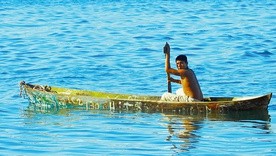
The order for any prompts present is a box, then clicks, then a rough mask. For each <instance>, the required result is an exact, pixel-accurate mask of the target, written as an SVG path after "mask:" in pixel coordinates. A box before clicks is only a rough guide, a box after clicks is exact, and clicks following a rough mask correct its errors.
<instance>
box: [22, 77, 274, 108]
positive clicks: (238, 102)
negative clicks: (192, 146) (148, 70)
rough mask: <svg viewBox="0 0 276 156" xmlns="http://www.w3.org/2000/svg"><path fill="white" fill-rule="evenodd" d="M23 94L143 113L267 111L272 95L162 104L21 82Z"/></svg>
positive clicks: (64, 104) (49, 102)
mask: <svg viewBox="0 0 276 156" xmlns="http://www.w3.org/2000/svg"><path fill="white" fill-rule="evenodd" d="M20 90H21V95H23V96H24V97H26V98H27V99H28V100H29V102H30V103H32V104H39V105H43V106H45V107H55V108H72V107H85V109H92V110H115V111H121V110H127V111H142V112H186V111H193V112H194V111H196V112H210V111H220V112H221V111H223V112H224V111H242V110H257V109H267V108H268V104H269V102H270V99H271V97H272V93H268V94H265V95H260V96H248V97H205V98H204V100H203V101H200V102H171V101H161V100H160V96H144V95H130V94H116V93H106V92H97V91H88V90H77V89H70V88H61V87H55V86H45V85H34V84H29V83H25V82H24V81H22V82H20Z"/></svg>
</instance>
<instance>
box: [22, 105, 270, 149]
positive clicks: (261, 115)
mask: <svg viewBox="0 0 276 156" xmlns="http://www.w3.org/2000/svg"><path fill="white" fill-rule="evenodd" d="M50 108H51V109H50ZM79 110H81V111H86V112H87V113H91V114H102V115H104V116H105V117H112V116H113V117H114V116H115V117H116V115H124V114H131V113H137V112H129V111H121V112H112V111H106V110H105V111H101V110H85V109H83V108H66V109H60V108H59V109H58V108H55V107H54V108H53V107H47V106H43V105H35V104H29V106H28V107H27V109H26V110H25V113H24V115H25V116H26V117H27V118H33V117H35V116H36V115H37V114H50V115H61V116H70V114H72V113H73V112H74V111H75V112H76V111H79ZM139 113H142V112H139ZM107 114H109V115H108V116H106V115H107ZM111 114H112V115H111ZM146 114H147V113H146ZM157 114H158V113H157ZM159 114H162V116H163V120H162V121H160V122H161V123H160V124H162V125H164V129H167V132H168V134H167V138H164V139H165V140H166V141H167V142H169V143H170V144H171V146H172V147H171V150H173V151H174V152H176V153H179V152H186V151H190V150H191V149H194V148H197V146H198V142H199V141H201V139H202V137H206V136H205V135H206V134H202V129H204V131H206V126H207V127H208V126H210V125H212V127H213V129H212V130H213V131H217V130H219V128H218V127H219V126H217V128H216V125H213V124H222V125H225V124H229V127H231V126H232V127H237V126H238V127H240V128H239V130H237V132H239V131H241V132H242V131H243V129H246V130H247V129H255V130H254V133H255V131H257V132H258V133H262V134H266V133H271V132H270V115H269V114H268V110H252V111H233V112H227V113H219V112H212V113H188V112H187V114H176V113H159ZM110 115H111V116H110ZM150 116H151V115H150V114H148V117H149V118H150ZM245 123H246V124H245ZM207 129H208V128H207ZM230 134H231V133H230ZM227 135H229V134H227ZM227 137H229V136H227ZM160 141H161V140H160Z"/></svg>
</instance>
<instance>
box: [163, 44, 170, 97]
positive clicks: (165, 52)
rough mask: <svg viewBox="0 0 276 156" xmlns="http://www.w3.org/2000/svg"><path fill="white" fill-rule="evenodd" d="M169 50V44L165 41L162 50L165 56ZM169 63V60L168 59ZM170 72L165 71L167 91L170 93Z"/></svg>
mask: <svg viewBox="0 0 276 156" xmlns="http://www.w3.org/2000/svg"><path fill="white" fill-rule="evenodd" d="M169 51H170V47H169V44H168V43H167V42H166V44H165V47H164V48H163V52H164V54H165V57H167V56H166V55H167V53H168V52H169ZM165 59H167V58H165ZM169 64H170V60H169ZM170 77H171V76H170V73H167V81H168V92H169V93H171V92H172V84H171V82H170V81H169V79H170Z"/></svg>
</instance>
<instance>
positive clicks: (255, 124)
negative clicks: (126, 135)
mask: <svg viewBox="0 0 276 156" xmlns="http://www.w3.org/2000/svg"><path fill="white" fill-rule="evenodd" d="M164 115H165V117H166V119H167V122H168V123H167V128H168V132H169V135H168V137H167V141H169V142H171V143H172V146H173V149H175V150H176V151H179V150H180V151H181V152H185V151H189V150H190V149H192V148H196V144H197V142H199V140H200V137H201V134H200V129H201V128H204V126H206V123H204V122H205V121H209V122H212V121H221V122H224V121H225V122H226V121H232V122H237V123H240V127H241V128H244V129H245V128H254V129H258V130H261V131H262V132H261V133H271V132H270V129H269V128H270V116H269V114H268V111H267V110H254V111H240V112H236V111H235V112H228V113H226V114H225V113H224V114H221V113H215V112H213V113H209V114H186V115H176V114H175V115H172V114H164ZM245 122H246V123H249V124H246V125H247V127H244V125H243V123H245ZM250 123H251V126H248V125H250Z"/></svg>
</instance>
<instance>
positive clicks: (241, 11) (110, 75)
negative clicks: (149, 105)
mask: <svg viewBox="0 0 276 156" xmlns="http://www.w3.org/2000/svg"><path fill="white" fill-rule="evenodd" d="M275 6H276V1H269V0H261V1H254V0H248V1H236V0H230V1H211V0H206V1H205V0H198V1H180V0H167V1H165V0H164V1H163V0H156V1H154V2H153V1H149V0H141V1H124V0H122V1H115V0H103V1H100V0H98V1H97V0H95V1H92V0H91V1H89V0H66V1H62V0H45V1H39V0H32V1H30V0H29V1H28V0H7V1H0V34H1V35H0V43H1V44H0V56H1V57H0V62H1V64H0V69H1V70H0V75H1V76H0V82H1V83H0V88H1V89H0V97H1V102H0V121H1V122H0V129H1V133H0V153H1V155H37V154H40V155H49V154H54V155H275V154H276V149H275V147H276V134H275V131H276V122H275V119H276V104H275V95H273V97H272V100H271V102H270V105H269V109H268V112H261V113H258V112H245V113H231V114H220V115H219V114H207V115H203V114H190V115H171V114H162V113H153V114H150V113H142V112H135V113H131V112H108V111H86V110H73V109H72V110H70V109H69V110H60V111H58V112H48V113H47V112H39V111H38V112H36V111H31V110H29V109H28V105H29V104H28V101H27V99H23V98H21V97H20V96H19V86H18V83H19V82H20V81H21V80H25V81H26V82H30V83H37V84H45V85H55V86H61V87H69V88H77V89H89V90H97V91H107V92H115V93H131V94H147V95H161V94H162V93H163V92H165V91H166V88H167V86H166V84H167V83H166V73H165V72H164V54H163V52H162V48H163V46H164V44H165V42H169V43H170V45H171V48H172V50H171V53H172V58H174V57H175V56H177V55H178V54H182V53H184V54H187V56H188V59H189V66H190V68H192V69H193V70H194V71H195V72H196V74H197V77H198V79H199V82H200V84H201V88H202V90H203V93H204V96H249V95H260V94H264V93H268V92H273V93H274V94H276V81H275V75H276V57H275V53H276V44H275V41H276V35H275V34H276V27H275V25H276V16H275V15H276V7H275ZM171 62H172V63H173V62H174V61H173V59H172V60H171ZM172 65H173V64H172ZM178 87H179V86H177V85H175V84H174V85H173V90H176V89H177V88H178Z"/></svg>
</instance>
